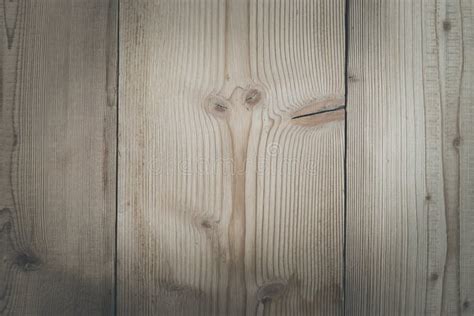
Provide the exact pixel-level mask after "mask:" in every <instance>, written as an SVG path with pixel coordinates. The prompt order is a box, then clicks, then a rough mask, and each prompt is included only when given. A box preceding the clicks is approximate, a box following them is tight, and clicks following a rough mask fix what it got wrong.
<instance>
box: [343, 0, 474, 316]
mask: <svg viewBox="0 0 474 316" xmlns="http://www.w3.org/2000/svg"><path fill="white" fill-rule="evenodd" d="M349 5H350V15H349V24H350V28H349V30H350V34H349V40H350V45H349V69H348V71H349V86H348V91H349V94H348V105H347V108H348V113H347V120H348V121H347V124H348V134H347V137H348V138H347V142H348V152H347V157H348V166H347V177H348V182H347V183H348V187H347V198H348V199H347V271H346V278H347V283H346V299H347V301H346V311H347V314H349V315H392V314H397V315H425V314H426V315H440V314H441V315H460V314H465V315H472V314H473V313H474V230H473V229H472V227H473V225H474V146H473V145H474V127H473V125H474V124H473V122H474V92H473V91H474V89H473V86H472V85H473V82H474V60H473V59H474V2H473V1H471V0H461V1H449V0H444V1H443V0H438V1H423V2H422V1H395V0H384V1H371V0H351V1H350V2H349Z"/></svg>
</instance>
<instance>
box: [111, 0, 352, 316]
mask: <svg viewBox="0 0 474 316" xmlns="http://www.w3.org/2000/svg"><path fill="white" fill-rule="evenodd" d="M344 43H345V39H344V1H342V0H336V1H334V0H324V1H323V0H321V1H309V0H308V1H291V0H284V1H256V0H251V1H240V0H237V1H230V0H229V1H211V0H201V1H165V0H163V1H155V0H139V1H136V0H133V1H132V0H123V1H121V6H120V50H119V51H120V80H119V81H120V83H119V88H120V89H119V91H120V92H119V165H118V170H119V173H118V179H119V182H118V258H117V259H118V271H117V273H118V276H117V290H118V293H117V294H118V297H117V304H118V306H117V309H118V314H119V315H144V314H152V315H153V314H155V315H158V314H159V315H243V314H247V315H316V314H321V315H333V314H341V313H342V309H343V283H342V276H343V253H342V252H343V198H344V196H343V190H344V161H343V160H344V109H340V110H338V111H336V112H327V113H325V114H316V115H313V116H309V117H305V118H301V119H294V120H292V117H293V116H294V115H295V114H298V115H299V114H310V113H311V112H312V111H313V110H315V111H318V110H327V109H331V108H332V107H337V106H340V105H341V102H340V100H341V99H342V100H343V99H344V91H345V88H344V49H345V48H344ZM254 89H255V90H254ZM342 105H343V104H342ZM232 168H234V171H232Z"/></svg>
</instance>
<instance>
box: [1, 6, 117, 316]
mask: <svg viewBox="0 0 474 316" xmlns="http://www.w3.org/2000/svg"><path fill="white" fill-rule="evenodd" d="M116 7H117V1H115V0H112V1H106V0H99V1H98V0H44V1H19V0H9V1H2V3H1V5H0V21H1V26H0V29H1V33H0V36H1V37H0V148H1V150H0V258H1V259H0V314H2V315H3V314H4V315H38V314H41V315H72V314H74V315H81V314H84V315H93V314H110V313H111V312H112V309H113V304H114V302H113V292H114V291H113V284H114V280H113V267H114V222H115V159H116V158H115V145H116V128H115V126H116V112H117V111H116V106H115V100H116V89H115V87H116V79H115V78H116V53H117V50H116V24H117V18H118V17H117V9H116Z"/></svg>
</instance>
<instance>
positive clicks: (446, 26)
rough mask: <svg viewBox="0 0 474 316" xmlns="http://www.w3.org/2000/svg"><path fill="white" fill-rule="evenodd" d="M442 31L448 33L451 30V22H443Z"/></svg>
mask: <svg viewBox="0 0 474 316" xmlns="http://www.w3.org/2000/svg"><path fill="white" fill-rule="evenodd" d="M443 30H445V31H450V30H451V22H449V21H443Z"/></svg>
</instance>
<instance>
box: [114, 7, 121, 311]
mask: <svg viewBox="0 0 474 316" xmlns="http://www.w3.org/2000/svg"><path fill="white" fill-rule="evenodd" d="M116 39H117V57H116V58H117V61H116V62H117V69H116V78H115V79H116V85H117V89H116V92H115V93H116V96H115V97H116V111H117V116H116V117H117V121H116V125H115V133H116V134H115V250H114V252H115V253H114V308H113V314H114V315H117V275H118V273H117V266H118V258H117V255H118V201H119V197H118V181H119V167H118V166H119V95H120V94H119V91H120V90H119V89H120V80H119V76H120V0H117V34H116Z"/></svg>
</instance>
